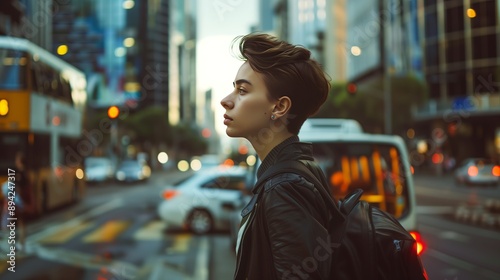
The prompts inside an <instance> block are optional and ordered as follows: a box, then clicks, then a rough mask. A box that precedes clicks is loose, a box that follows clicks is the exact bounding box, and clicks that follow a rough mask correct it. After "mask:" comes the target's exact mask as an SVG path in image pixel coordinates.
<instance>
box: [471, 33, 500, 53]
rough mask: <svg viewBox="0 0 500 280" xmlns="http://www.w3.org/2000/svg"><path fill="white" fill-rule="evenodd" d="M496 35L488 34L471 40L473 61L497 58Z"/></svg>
mask: <svg viewBox="0 0 500 280" xmlns="http://www.w3.org/2000/svg"><path fill="white" fill-rule="evenodd" d="M497 46H498V45H497V35H496V34H488V35H483V36H475V37H473V38H472V50H473V51H472V57H473V59H482V58H496V57H497Z"/></svg>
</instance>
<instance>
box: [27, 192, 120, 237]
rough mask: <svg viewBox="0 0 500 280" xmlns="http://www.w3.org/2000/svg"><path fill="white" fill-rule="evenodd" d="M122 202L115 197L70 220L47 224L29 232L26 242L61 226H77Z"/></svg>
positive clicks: (56, 230) (51, 232)
mask: <svg viewBox="0 0 500 280" xmlns="http://www.w3.org/2000/svg"><path fill="white" fill-rule="evenodd" d="M123 204H124V203H123V199H121V198H115V199H113V200H111V201H110V202H109V203H106V204H103V205H101V206H99V207H96V208H94V209H92V210H90V211H87V212H85V213H83V214H81V215H78V216H76V217H74V218H71V220H68V221H66V222H64V223H57V224H54V225H51V226H48V227H47V228H46V229H44V230H42V231H40V232H38V233H34V234H30V235H29V236H27V238H26V242H27V243H28V242H30V243H36V242H38V241H39V240H40V239H43V238H45V237H47V236H51V235H53V234H54V233H56V232H58V231H60V230H61V228H69V227H74V226H77V225H79V224H82V223H84V222H85V221H87V220H90V219H92V218H93V217H96V216H100V215H102V214H104V213H106V212H108V211H111V210H113V209H115V208H118V207H120V206H122V205H123Z"/></svg>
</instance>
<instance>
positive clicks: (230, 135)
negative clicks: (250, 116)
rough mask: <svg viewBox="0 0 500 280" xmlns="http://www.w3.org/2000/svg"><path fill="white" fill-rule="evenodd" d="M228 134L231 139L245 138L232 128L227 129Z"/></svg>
mask: <svg viewBox="0 0 500 280" xmlns="http://www.w3.org/2000/svg"><path fill="white" fill-rule="evenodd" d="M226 134H227V136H229V137H232V138H236V137H244V136H243V135H242V134H241V133H238V131H235V130H234V129H231V128H229V127H228V128H226Z"/></svg>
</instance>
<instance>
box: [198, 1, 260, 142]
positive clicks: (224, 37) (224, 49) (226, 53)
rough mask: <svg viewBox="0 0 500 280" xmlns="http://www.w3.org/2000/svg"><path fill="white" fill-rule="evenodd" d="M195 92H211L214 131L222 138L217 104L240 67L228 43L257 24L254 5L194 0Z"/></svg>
mask: <svg viewBox="0 0 500 280" xmlns="http://www.w3.org/2000/svg"><path fill="white" fill-rule="evenodd" d="M196 19H197V36H198V42H197V50H196V51H197V54H196V61H197V73H196V76H197V88H198V94H203V93H204V92H205V91H206V90H208V89H210V88H211V89H212V99H213V104H212V106H213V108H214V110H215V114H216V116H215V117H216V118H215V119H216V120H215V122H216V130H217V132H219V134H220V135H221V138H224V137H227V136H226V135H225V132H224V131H225V126H224V125H223V114H224V109H223V108H222V106H221V105H220V100H221V99H222V98H223V97H224V96H226V95H227V94H228V93H229V92H231V90H232V82H233V80H234V77H235V76H236V72H237V71H238V69H239V67H240V66H241V64H242V63H243V62H242V61H240V60H238V59H236V58H235V57H234V55H233V53H232V52H231V42H232V40H233V39H234V38H235V37H236V36H239V35H245V34H247V33H249V32H250V28H251V26H252V25H255V24H256V23H257V22H258V1H256V0H252V1H248V0H198V16H197V17H196Z"/></svg>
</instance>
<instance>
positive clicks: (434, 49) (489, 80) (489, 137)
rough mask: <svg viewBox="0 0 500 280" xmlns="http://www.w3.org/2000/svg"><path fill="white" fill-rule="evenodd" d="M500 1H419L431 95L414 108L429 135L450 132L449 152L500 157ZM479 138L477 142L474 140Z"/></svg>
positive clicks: (446, 146) (446, 145)
mask: <svg viewBox="0 0 500 280" xmlns="http://www.w3.org/2000/svg"><path fill="white" fill-rule="evenodd" d="M499 11H500V1H499V0H475V1H471V0H454V1H444V0H426V1H420V2H419V5H418V15H419V29H420V36H421V38H422V43H421V46H422V49H423V53H424V63H423V71H424V73H425V79H426V81H427V84H428V89H429V97H430V100H429V102H428V103H427V104H426V106H424V107H421V108H419V110H416V111H415V113H414V119H415V122H416V125H417V126H418V127H420V128H426V129H427V134H428V135H429V134H430V131H431V130H434V129H436V128H439V129H442V131H445V132H446V137H447V140H446V141H445V142H444V143H443V144H442V150H443V152H444V153H448V154H451V155H452V156H454V157H456V158H457V159H458V160H460V159H463V158H465V157H470V156H484V157H491V158H496V159H500V122H499V120H500V51H499V48H500V35H499V32H498V30H500V20H499V19H500V12H499ZM470 143H474V145H470Z"/></svg>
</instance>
